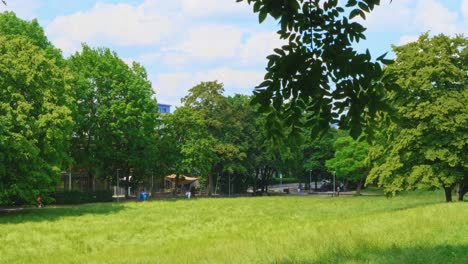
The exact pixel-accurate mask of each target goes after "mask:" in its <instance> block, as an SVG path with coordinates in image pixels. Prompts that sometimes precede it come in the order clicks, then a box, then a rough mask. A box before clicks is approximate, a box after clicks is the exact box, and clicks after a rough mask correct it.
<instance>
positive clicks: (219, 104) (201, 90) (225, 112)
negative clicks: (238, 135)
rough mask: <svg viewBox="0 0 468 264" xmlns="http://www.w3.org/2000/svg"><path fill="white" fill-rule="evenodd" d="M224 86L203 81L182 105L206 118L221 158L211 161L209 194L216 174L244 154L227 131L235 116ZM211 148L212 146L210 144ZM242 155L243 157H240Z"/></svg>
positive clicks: (209, 132)
mask: <svg viewBox="0 0 468 264" xmlns="http://www.w3.org/2000/svg"><path fill="white" fill-rule="evenodd" d="M223 92H224V87H223V85H222V84H221V83H218V82H217V81H213V82H202V83H200V84H198V85H196V86H194V87H192V88H191V89H190V90H189V94H188V95H187V96H186V97H184V98H183V99H182V103H184V105H185V106H186V107H188V108H190V109H192V111H198V112H200V113H201V115H202V116H203V118H204V120H205V122H206V125H207V131H208V135H209V137H210V138H211V141H210V142H211V144H212V145H211V147H213V148H214V151H215V153H216V155H217V158H216V159H210V160H207V161H206V162H209V161H211V162H212V163H211V170H210V172H209V173H208V194H209V195H211V194H212V192H213V185H214V180H213V178H214V177H213V176H214V174H215V173H220V172H222V171H223V166H224V165H225V164H226V163H227V162H230V161H232V160H233V159H236V158H242V157H241V156H242V155H243V154H242V153H241V152H240V150H239V148H238V147H237V146H236V145H235V144H233V142H232V141H230V140H229V136H228V137H226V133H225V132H226V131H228V130H229V129H228V128H229V126H231V125H232V123H230V122H229V121H227V120H230V117H232V113H231V112H230V111H229V106H228V102H227V99H226V97H224V96H223ZM207 146H208V145H207ZM239 155H241V156H239Z"/></svg>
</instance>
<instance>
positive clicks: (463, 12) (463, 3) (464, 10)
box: [461, 0, 468, 19]
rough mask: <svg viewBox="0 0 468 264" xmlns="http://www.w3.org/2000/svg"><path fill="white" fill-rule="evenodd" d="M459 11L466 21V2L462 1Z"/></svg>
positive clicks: (465, 0) (467, 0)
mask: <svg viewBox="0 0 468 264" xmlns="http://www.w3.org/2000/svg"><path fill="white" fill-rule="evenodd" d="M461 11H462V14H463V16H464V18H465V19H468V0H463V1H462V4H461Z"/></svg>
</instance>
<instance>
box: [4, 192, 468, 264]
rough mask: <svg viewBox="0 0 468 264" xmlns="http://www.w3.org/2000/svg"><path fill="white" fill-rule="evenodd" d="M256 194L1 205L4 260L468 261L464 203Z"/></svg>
mask: <svg viewBox="0 0 468 264" xmlns="http://www.w3.org/2000/svg"><path fill="white" fill-rule="evenodd" d="M443 200H444V197H443V195H442V194H441V193H414V194H410V195H403V196H399V197H396V198H390V199H388V198H386V197H383V196H374V197H339V198H321V197H308V196H305V197H302V196H301V197H298V196H288V197H258V198H235V199H198V200H190V201H187V200H177V201H155V202H145V203H136V202H127V203H121V204H117V203H108V204H89V205H82V206H78V207H69V208H50V207H49V208H45V209H42V210H35V209H31V210H24V211H21V212H18V213H14V214H12V213H9V214H0V263H468V203H466V202H465V203H462V202H455V203H450V204H447V203H444V202H443Z"/></svg>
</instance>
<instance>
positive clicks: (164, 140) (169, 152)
mask: <svg viewBox="0 0 468 264" xmlns="http://www.w3.org/2000/svg"><path fill="white" fill-rule="evenodd" d="M214 141H215V140H214V139H213V138H212V137H211V136H210V135H209V133H208V130H207V125H206V121H205V120H204V118H203V115H202V114H201V113H200V112H198V111H193V110H192V109H190V108H188V107H185V106H182V107H178V108H177V109H176V110H175V111H174V113H173V114H166V115H164V116H163V127H162V129H161V140H160V142H161V144H163V145H164V146H165V148H162V150H163V151H164V158H163V159H164V160H165V161H166V162H165V165H166V169H167V172H173V173H175V174H176V182H175V189H174V194H175V192H176V189H177V187H178V181H179V177H180V175H181V174H182V173H190V174H194V175H196V176H206V175H208V174H209V172H210V171H211V166H212V164H213V163H214V160H215V159H216V153H215V149H214Z"/></svg>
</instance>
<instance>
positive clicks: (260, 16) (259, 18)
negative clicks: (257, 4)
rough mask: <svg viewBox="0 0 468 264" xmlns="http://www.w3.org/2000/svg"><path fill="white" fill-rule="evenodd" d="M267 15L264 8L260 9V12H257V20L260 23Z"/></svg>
mask: <svg viewBox="0 0 468 264" xmlns="http://www.w3.org/2000/svg"><path fill="white" fill-rule="evenodd" d="M267 15H268V13H267V12H265V11H264V10H260V13H259V14H258V22H259V23H262V22H263V21H264V20H265V19H266V17H267Z"/></svg>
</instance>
